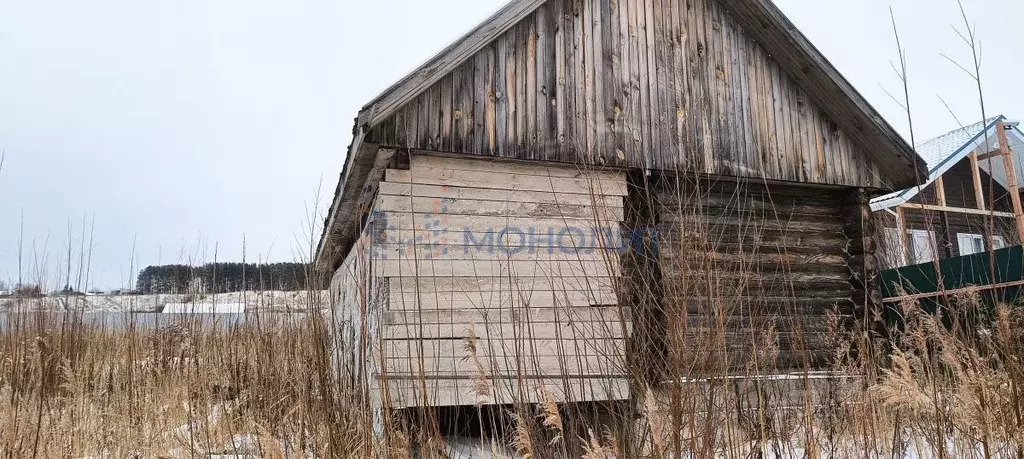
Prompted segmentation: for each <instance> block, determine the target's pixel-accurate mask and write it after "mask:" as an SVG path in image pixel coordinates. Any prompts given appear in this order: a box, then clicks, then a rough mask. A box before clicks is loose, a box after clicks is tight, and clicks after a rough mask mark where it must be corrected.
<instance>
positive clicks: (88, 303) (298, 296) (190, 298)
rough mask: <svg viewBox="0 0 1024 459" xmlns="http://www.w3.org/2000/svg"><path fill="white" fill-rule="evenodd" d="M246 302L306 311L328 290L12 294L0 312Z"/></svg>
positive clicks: (250, 308) (0, 303)
mask: <svg viewBox="0 0 1024 459" xmlns="http://www.w3.org/2000/svg"><path fill="white" fill-rule="evenodd" d="M232 303H239V304H244V305H245V310H246V312H256V311H259V312H306V311H308V310H309V309H310V308H311V307H312V308H317V309H325V308H327V307H328V304H327V293H326V292H313V293H310V292H307V291H301V292H283V291H265V292H235V293H220V294H216V295H206V294H189V295H184V294H175V295H88V296H84V295H78V296H69V297H65V296H63V295H59V294H55V295H53V296H47V297H45V298H12V297H7V298H4V297H0V313H3V312H13V311H17V310H19V309H20V310H28V311H34V310H38V309H40V308H42V309H46V310H50V311H54V312H63V311H65V310H74V311H82V312H86V313H97V312H108V313H122V312H160V311H161V310H162V309H163V308H164V307H165V306H166V305H168V304H171V305H174V304H196V305H211V304H232Z"/></svg>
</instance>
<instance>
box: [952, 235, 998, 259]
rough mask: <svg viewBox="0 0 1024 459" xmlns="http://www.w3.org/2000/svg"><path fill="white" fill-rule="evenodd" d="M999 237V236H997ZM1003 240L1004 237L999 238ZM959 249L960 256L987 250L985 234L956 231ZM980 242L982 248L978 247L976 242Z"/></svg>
mask: <svg viewBox="0 0 1024 459" xmlns="http://www.w3.org/2000/svg"><path fill="white" fill-rule="evenodd" d="M997 237H998V236H997ZM999 239H1000V240H1002V238H999ZM956 243H957V249H958V250H959V251H960V256H961V257H965V256H967V255H974V254H976V253H981V252H984V251H985V236H982V235H980V234H975V233H956ZM978 243H980V244H981V248H980V249H978V246H977V245H976V244H978Z"/></svg>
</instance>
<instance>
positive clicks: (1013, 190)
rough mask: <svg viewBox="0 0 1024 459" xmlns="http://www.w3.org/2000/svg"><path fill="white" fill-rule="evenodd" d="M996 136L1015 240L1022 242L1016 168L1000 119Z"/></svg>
mask: <svg viewBox="0 0 1024 459" xmlns="http://www.w3.org/2000/svg"><path fill="white" fill-rule="evenodd" d="M996 138H997V139H998V140H999V152H1000V153H1001V155H1002V157H1003V168H1004V169H1005V170H1006V182H1007V189H1008V190H1009V192H1010V202H1012V203H1013V217H1014V220H1016V223H1017V241H1020V242H1024V210H1022V209H1021V204H1020V189H1019V188H1018V186H1017V169H1016V167H1015V164H1014V161H1013V152H1012V151H1010V144H1009V143H1008V142H1007V139H1006V126H1004V125H1003V122H1002V121H998V122H996Z"/></svg>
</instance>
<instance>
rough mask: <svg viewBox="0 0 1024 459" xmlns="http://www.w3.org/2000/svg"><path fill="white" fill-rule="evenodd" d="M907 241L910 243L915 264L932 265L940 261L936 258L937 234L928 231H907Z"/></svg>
mask: <svg viewBox="0 0 1024 459" xmlns="http://www.w3.org/2000/svg"><path fill="white" fill-rule="evenodd" d="M907 240H908V241H909V242H910V247H911V250H910V256H911V257H913V260H912V261H913V263H911V264H915V265H919V264H921V263H930V262H933V261H935V260H938V257H937V256H936V253H935V252H936V250H935V249H936V247H937V245H936V243H935V232H934V231H927V230H912V229H908V230H907Z"/></svg>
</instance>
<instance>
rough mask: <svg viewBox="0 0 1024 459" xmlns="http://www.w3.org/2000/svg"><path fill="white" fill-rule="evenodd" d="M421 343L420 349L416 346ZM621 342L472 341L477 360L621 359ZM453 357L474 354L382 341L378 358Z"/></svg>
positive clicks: (458, 346)
mask: <svg viewBox="0 0 1024 459" xmlns="http://www.w3.org/2000/svg"><path fill="white" fill-rule="evenodd" d="M421 344H422V347H420V346H421ZM625 345H626V342H625V340H622V339H598V340H584V339H578V340H573V339H562V340H558V339H538V340H534V341H520V340H487V339H481V340H477V341H476V351H475V352H476V353H475V355H476V357H477V358H480V359H485V360H488V359H504V358H506V357H507V358H513V359H514V358H525V359H528V358H531V357H533V356H558V355H565V356H576V355H583V356H620V357H621V356H623V355H625ZM421 355H422V356H423V357H426V358H438V357H453V358H459V359H462V358H470V357H472V356H473V355H474V354H473V352H472V351H470V350H469V349H468V348H467V342H466V341H450V340H443V341H442V340H422V341H411V340H385V341H382V342H381V357H382V358H385V359H394V358H410V357H411V358H417V357H419V356H421Z"/></svg>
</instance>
